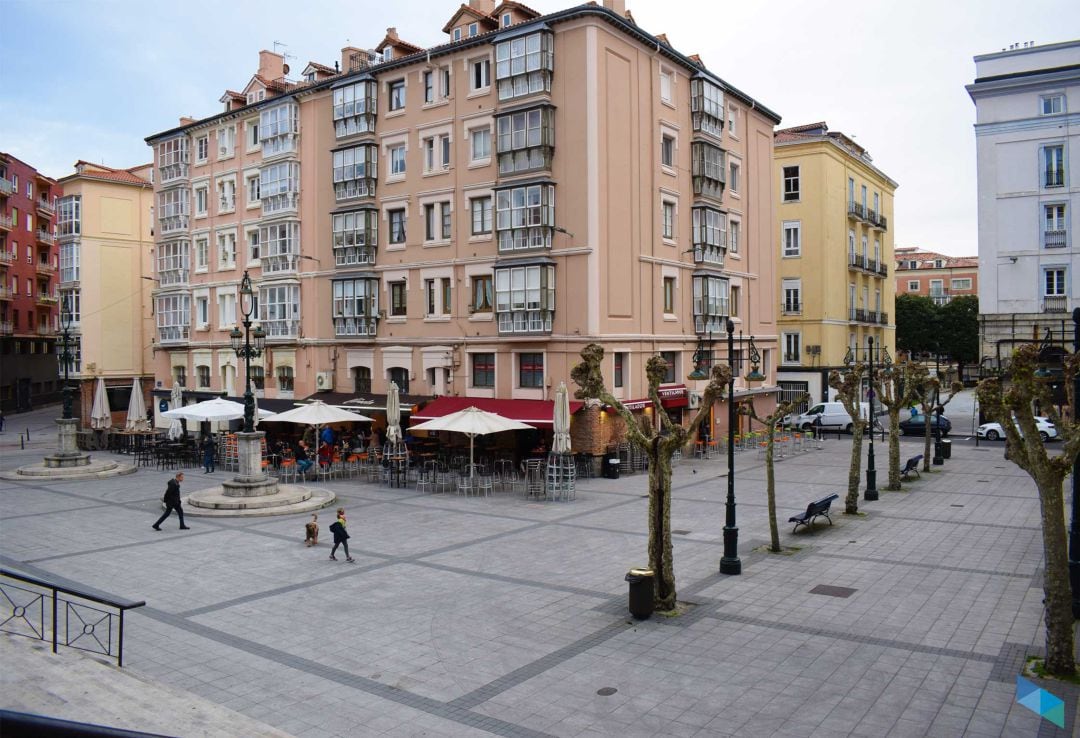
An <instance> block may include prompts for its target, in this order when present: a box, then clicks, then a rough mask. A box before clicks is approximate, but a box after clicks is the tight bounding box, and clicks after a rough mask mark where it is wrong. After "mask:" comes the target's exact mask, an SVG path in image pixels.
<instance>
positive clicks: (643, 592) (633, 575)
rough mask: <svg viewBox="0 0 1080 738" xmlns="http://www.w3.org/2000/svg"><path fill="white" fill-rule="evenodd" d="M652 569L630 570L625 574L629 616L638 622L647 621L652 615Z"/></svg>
mask: <svg viewBox="0 0 1080 738" xmlns="http://www.w3.org/2000/svg"><path fill="white" fill-rule="evenodd" d="M653 577H654V573H653V570H652V569H631V570H630V571H628V572H627V573H626V581H628V582H629V583H630V614H631V615H633V616H634V617H635V618H637V619H638V620H647V619H648V618H649V617H651V616H652V614H653Z"/></svg>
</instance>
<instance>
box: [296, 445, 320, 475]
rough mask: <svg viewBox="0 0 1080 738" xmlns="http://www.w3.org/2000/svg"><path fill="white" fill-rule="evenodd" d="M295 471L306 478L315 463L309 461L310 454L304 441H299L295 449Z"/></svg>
mask: <svg viewBox="0 0 1080 738" xmlns="http://www.w3.org/2000/svg"><path fill="white" fill-rule="evenodd" d="M295 456H296V469H297V471H299V472H300V473H301V474H303V475H304V477H305V478H307V471H308V469H310V468H311V466H312V464H314V463H315V462H314V461H312V459H311V452H310V451H309V450H308V445H307V442H306V441H303V440H301V441H300V443H299V444H297V447H296V454H295Z"/></svg>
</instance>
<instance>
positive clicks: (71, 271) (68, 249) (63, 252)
mask: <svg viewBox="0 0 1080 738" xmlns="http://www.w3.org/2000/svg"><path fill="white" fill-rule="evenodd" d="M81 248H82V245H81V243H80V242H79V241H68V242H66V243H61V244H60V282H61V283H63V282H78V281H79V256H80V254H79V251H80V249H81Z"/></svg>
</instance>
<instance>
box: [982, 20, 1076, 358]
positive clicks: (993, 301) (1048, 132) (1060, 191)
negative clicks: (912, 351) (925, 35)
mask: <svg viewBox="0 0 1080 738" xmlns="http://www.w3.org/2000/svg"><path fill="white" fill-rule="evenodd" d="M967 91H968V94H969V95H971V99H972V100H973V101H974V102H975V110H976V123H975V141H976V149H977V156H978V182H979V312H980V313H981V315H980V322H981V336H980V338H981V347H982V348H981V351H982V356H983V361H984V363H985V364H986V365H988V366H995V365H996V363H997V361H998V360H999V359H1000V358H1007V357H1008V356H1009V355H1010V354H1011V352H1012V350H1013V348H1015V346H1016V344H1018V343H1019V342H1024V341H1030V340H1033V339H1034V340H1041V339H1043V338H1044V336H1045V334H1046V329H1047V328H1050V329H1051V331H1052V332H1053V338H1054V339H1055V340H1057V341H1061V340H1062V339H1063V338H1064V336H1062V330H1063V328H1064V330H1065V332H1066V333H1067V335H1068V337H1069V338H1070V339H1071V335H1072V324H1071V323H1072V321H1071V316H1070V315H1069V313H1071V311H1072V309H1073V308H1075V307H1080V244H1078V243H1077V237H1076V233H1075V230H1074V229H1073V228H1072V220H1073V219H1074V217H1075V213H1076V209H1077V206H1078V205H1080V41H1068V42H1065V43H1057V44H1049V45H1046V46H1035V45H1034V44H1018V45H1016V46H1015V47H1011V48H1009V49H1006V50H1003V51H1000V52H997V53H993V54H984V55H982V56H976V57H975V82H974V84H970V85H968V86H967Z"/></svg>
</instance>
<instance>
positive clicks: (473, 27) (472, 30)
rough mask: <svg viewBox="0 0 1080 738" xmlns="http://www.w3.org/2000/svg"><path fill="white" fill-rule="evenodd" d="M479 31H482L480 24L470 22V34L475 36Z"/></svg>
mask: <svg viewBox="0 0 1080 738" xmlns="http://www.w3.org/2000/svg"><path fill="white" fill-rule="evenodd" d="M479 32H480V26H479V24H477V23H470V24H469V36H475V35H476V34H477V33H479Z"/></svg>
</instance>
